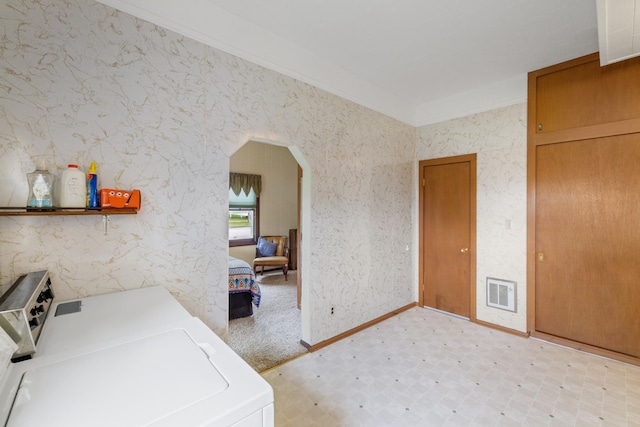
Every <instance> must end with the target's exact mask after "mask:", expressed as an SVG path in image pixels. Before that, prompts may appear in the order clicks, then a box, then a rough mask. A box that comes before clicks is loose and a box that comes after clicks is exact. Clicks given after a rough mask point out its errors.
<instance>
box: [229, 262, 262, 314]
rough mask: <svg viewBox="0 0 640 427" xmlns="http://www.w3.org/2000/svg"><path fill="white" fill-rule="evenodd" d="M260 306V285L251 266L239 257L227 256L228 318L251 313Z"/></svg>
mask: <svg viewBox="0 0 640 427" xmlns="http://www.w3.org/2000/svg"><path fill="white" fill-rule="evenodd" d="M254 305H255V306H256V307H260V286H259V285H258V282H256V276H255V274H254V273H253V269H252V268H251V266H250V265H249V264H248V263H246V262H245V261H242V260H241V259H238V258H234V257H232V256H230V257H229V320H231V319H237V318H240V317H247V316H251V315H252V314H253V306H254Z"/></svg>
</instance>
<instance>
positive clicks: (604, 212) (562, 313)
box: [535, 134, 640, 357]
mask: <svg viewBox="0 0 640 427" xmlns="http://www.w3.org/2000/svg"><path fill="white" fill-rule="evenodd" d="M639 167H640V136H639V135H638V134H631V135H620V136H612V137H607V138H597V139H590V140H583V141H571V142H565V143H557V144H549V145H541V146H538V147H536V182H535V198H536V210H535V252H536V261H535V280H536V283H535V316H536V317H535V329H536V331H540V332H543V333H546V334H550V335H553V336H556V337H561V338H566V339H569V340H572V341H576V342H579V343H584V344H588V345H591V346H595V347H599V348H603V349H608V350H613V351H616V352H619V353H622V354H626V355H631V356H634V357H640V339H639V338H638V337H640V226H639V220H640V170H639Z"/></svg>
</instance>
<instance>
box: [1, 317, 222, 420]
mask: <svg viewBox="0 0 640 427" xmlns="http://www.w3.org/2000/svg"><path fill="white" fill-rule="evenodd" d="M228 387H229V383H228V382H227V380H226V379H225V378H224V377H223V376H222V374H221V373H220V372H219V371H218V369H216V367H215V366H214V365H213V364H212V362H211V360H210V355H208V354H207V352H206V349H205V348H203V347H201V346H199V345H198V344H197V343H196V342H194V341H193V339H192V338H191V337H190V336H189V334H188V333H187V332H186V331H185V330H184V329H174V330H170V331H166V332H163V333H159V334H156V335H152V336H148V337H145V338H142V339H138V340H134V341H130V342H127V343H124V344H121V345H117V346H114V347H108V348H105V349H102V350H98V351H94V352H90V353H85V354H82V355H79V356H77V357H71V358H65V359H63V360H61V361H58V362H54V363H50V364H44V365H41V366H36V367H33V368H31V369H28V370H26V371H25V373H24V376H23V379H22V382H21V384H20V388H19V390H18V393H17V396H16V399H15V403H14V405H13V408H12V410H11V414H10V415H9V419H8V422H7V426H34V425H39V423H40V422H41V421H42V414H46V419H47V423H48V425H51V426H53V425H60V426H66V427H70V426H88V425H91V426H96V427H97V426H115V425H117V426H123V427H124V426H143V425H148V424H152V423H153V422H156V421H159V420H161V419H162V418H165V417H167V416H170V415H171V414H174V413H177V412H180V411H182V410H185V409H186V408H189V407H190V406H192V405H196V404H197V403H198V402H201V401H203V400H205V399H208V398H210V397H212V396H214V395H217V394H219V393H222V392H224V391H225V390H226V389H227V388H228Z"/></svg>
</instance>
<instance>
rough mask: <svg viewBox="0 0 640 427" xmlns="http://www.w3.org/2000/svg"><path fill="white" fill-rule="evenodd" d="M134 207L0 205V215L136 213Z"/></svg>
mask: <svg viewBox="0 0 640 427" xmlns="http://www.w3.org/2000/svg"><path fill="white" fill-rule="evenodd" d="M137 213H138V211H137V210H135V209H125V208H123V209H85V208H52V209H46V210H45V209H42V210H40V209H27V208H23V207H0V216H56V215H136V214H137Z"/></svg>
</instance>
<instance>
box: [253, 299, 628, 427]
mask: <svg viewBox="0 0 640 427" xmlns="http://www.w3.org/2000/svg"><path fill="white" fill-rule="evenodd" d="M263 377H264V378H265V379H266V380H267V381H268V382H269V383H270V384H271V385H272V386H273V389H274V393H275V417H276V427H305V426H322V427H330V426H369V427H373V426H412V427H413V426H494V425H497V426H616V427H618V426H640V367H637V366H632V365H628V364H625V363H622V362H618V361H614V360H610V359H606V358H601V357H598V356H594V355H591V354H587V353H583V352H580V351H577V350H573V349H569V348H565V347H561V346H558V345H554V344H551V343H548V342H545V341H540V340H535V339H526V338H522V337H518V336H515V335H511V334H507V333H504V332H500V331H497V330H493V329H490V328H486V327H483V326H479V325H477V324H475V323H471V322H469V321H467V320H464V319H459V318H456V317H452V316H448V315H446V314H442V313H439V312H435V311H431V310H428V309H424V308H419V307H416V308H412V309H410V310H408V311H405V312H403V313H401V314H399V315H397V316H394V317H392V318H390V319H387V320H385V321H383V322H381V323H379V324H377V325H375V326H372V327H370V328H368V329H366V330H364V331H361V332H359V333H357V334H355V335H352V336H351V337H348V338H345V339H343V340H341V341H338V342H336V343H334V344H332V345H330V346H327V347H325V348H323V349H320V350H318V351H316V352H314V353H309V354H306V355H304V356H301V357H299V358H297V359H294V360H292V361H290V362H288V363H285V364H283V365H280V366H278V367H276V368H273V369H271V370H269V371H267V372H265V373H263Z"/></svg>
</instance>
